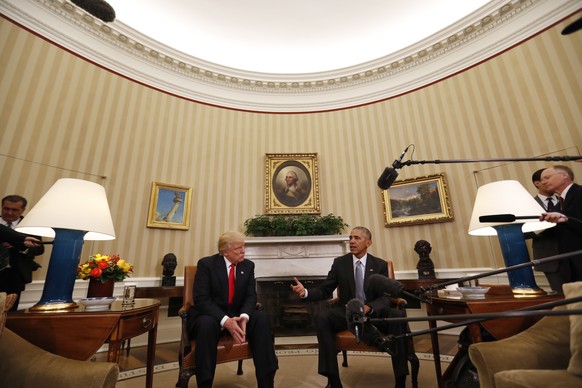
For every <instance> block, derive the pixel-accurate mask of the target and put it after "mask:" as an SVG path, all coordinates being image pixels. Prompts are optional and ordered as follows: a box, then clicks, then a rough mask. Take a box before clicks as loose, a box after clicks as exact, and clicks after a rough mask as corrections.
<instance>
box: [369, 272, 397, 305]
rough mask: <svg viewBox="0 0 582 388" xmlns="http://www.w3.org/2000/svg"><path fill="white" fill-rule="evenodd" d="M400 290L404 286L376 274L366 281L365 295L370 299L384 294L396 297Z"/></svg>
mask: <svg viewBox="0 0 582 388" xmlns="http://www.w3.org/2000/svg"><path fill="white" fill-rule="evenodd" d="M402 289H404V285H403V284H402V283H400V282H399V281H398V280H394V279H390V278H389V277H387V276H384V275H380V274H378V273H376V274H374V275H372V276H370V278H369V279H368V285H367V287H366V295H368V296H369V297H370V298H371V299H376V298H379V297H381V296H383V295H385V294H388V295H390V296H392V297H397V296H398V295H400V292H402Z"/></svg>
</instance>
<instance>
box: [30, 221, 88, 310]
mask: <svg viewBox="0 0 582 388" xmlns="http://www.w3.org/2000/svg"><path fill="white" fill-rule="evenodd" d="M55 233H56V234H55V240H54V242H53V250H52V253H51V259H50V263H49V268H48V271H47V275H46V280H45V283H44V289H43V290H42V297H41V298H40V301H39V302H38V303H37V304H35V305H34V306H32V307H31V308H30V310H31V311H53V310H66V309H74V308H76V307H77V303H75V302H74V301H73V289H74V288H75V279H76V278H77V267H78V265H79V257H80V256H81V250H82V249H83V237H84V236H85V233H86V232H84V231H82V230H71V229H58V228H55Z"/></svg>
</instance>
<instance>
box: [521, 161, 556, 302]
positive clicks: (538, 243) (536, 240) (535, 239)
mask: <svg viewBox="0 0 582 388" xmlns="http://www.w3.org/2000/svg"><path fill="white" fill-rule="evenodd" d="M544 170H545V169H544V168H541V169H539V170H537V171H536V172H534V173H533V174H532V177H531V181H532V183H533V185H534V186H535V187H536V189H537V190H538V192H537V194H536V195H535V196H534V199H535V200H536V202H537V203H539V204H540V206H541V207H542V208H543V209H544V210H545V211H546V212H553V211H557V210H559V208H560V202H559V200H558V197H557V196H556V195H555V194H554V193H552V192H548V191H546V188H545V186H544V185H543V184H542V172H543V171H544ZM556 232H557V229H556V228H549V229H545V230H543V231H541V232H529V233H526V234H525V237H526V238H531V239H532V252H533V258H534V260H538V259H543V258H545V257H549V256H554V255H557V254H558V253H560V252H559V250H558V237H557V234H556ZM559 264H560V263H559V262H558V261H550V262H547V263H542V264H538V265H535V266H534V269H535V270H536V271H541V272H543V273H544V274H545V275H546V278H547V279H548V283H549V284H550V287H551V288H552V290H554V291H556V292H558V293H562V284H564V279H562V275H561V273H560V272H559V271H558V266H559Z"/></svg>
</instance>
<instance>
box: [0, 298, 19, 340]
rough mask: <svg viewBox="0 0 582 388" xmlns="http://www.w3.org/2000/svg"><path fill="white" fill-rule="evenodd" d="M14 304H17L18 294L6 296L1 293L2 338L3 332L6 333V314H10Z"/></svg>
mask: <svg viewBox="0 0 582 388" xmlns="http://www.w3.org/2000/svg"><path fill="white" fill-rule="evenodd" d="M14 302H16V294H9V295H6V293H5V292H0V337H2V332H3V331H4V325H5V323H6V314H8V311H10V309H11V308H12V305H14Z"/></svg>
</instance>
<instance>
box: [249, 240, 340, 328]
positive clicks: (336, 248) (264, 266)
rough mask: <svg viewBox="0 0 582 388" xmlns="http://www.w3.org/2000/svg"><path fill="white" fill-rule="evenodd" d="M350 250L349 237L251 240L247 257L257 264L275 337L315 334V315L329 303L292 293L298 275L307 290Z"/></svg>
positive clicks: (261, 298)
mask: <svg viewBox="0 0 582 388" xmlns="http://www.w3.org/2000/svg"><path fill="white" fill-rule="evenodd" d="M348 251H349V245H348V237H347V236H337V235H336V236H306V237H250V238H247V239H245V257H246V258H247V259H249V260H252V261H253V262H254V263H255V277H256V279H257V294H258V299H259V301H260V302H261V303H262V304H263V307H264V308H265V311H266V312H267V314H268V315H269V319H270V322H271V326H272V329H273V332H274V334H275V336H279V337H281V336H306V335H315V327H314V326H313V315H314V314H315V313H316V312H317V311H319V310H320V309H322V308H326V307H325V303H326V301H321V302H316V303H307V302H303V301H301V300H299V298H298V297H297V296H296V295H295V294H294V293H293V292H292V291H291V288H290V285H291V284H292V283H293V277H294V276H296V277H297V278H298V279H299V281H301V283H303V285H305V287H306V288H310V287H316V286H318V285H319V284H321V282H322V281H323V280H324V279H325V278H326V276H327V273H328V271H329V269H330V268H331V264H332V263H333V259H334V258H336V257H338V256H342V255H344V254H346V253H347V252H348Z"/></svg>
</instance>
